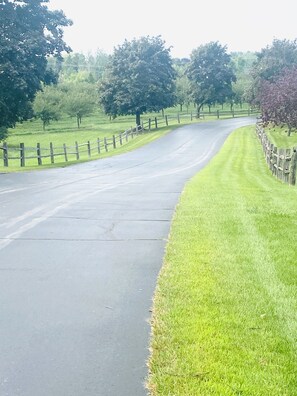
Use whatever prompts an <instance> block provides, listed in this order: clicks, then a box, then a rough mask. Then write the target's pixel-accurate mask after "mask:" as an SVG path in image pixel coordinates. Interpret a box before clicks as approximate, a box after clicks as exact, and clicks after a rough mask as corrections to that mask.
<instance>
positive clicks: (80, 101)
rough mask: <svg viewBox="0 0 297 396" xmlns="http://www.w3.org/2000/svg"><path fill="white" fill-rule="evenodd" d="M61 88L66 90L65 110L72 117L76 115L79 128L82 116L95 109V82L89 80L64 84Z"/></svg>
mask: <svg viewBox="0 0 297 396" xmlns="http://www.w3.org/2000/svg"><path fill="white" fill-rule="evenodd" d="M61 89H62V90H63V91H64V100H63V110H64V111H65V112H66V113H67V114H68V115H69V116H70V117H76V121H77V127H78V128H79V127H80V125H81V123H82V118H83V117H85V116H87V115H89V114H91V113H93V111H94V108H95V104H96V94H97V92H96V89H95V88H94V85H93V84H90V83H87V82H80V83H75V84H73V83H68V84H64V85H62V87H61Z"/></svg>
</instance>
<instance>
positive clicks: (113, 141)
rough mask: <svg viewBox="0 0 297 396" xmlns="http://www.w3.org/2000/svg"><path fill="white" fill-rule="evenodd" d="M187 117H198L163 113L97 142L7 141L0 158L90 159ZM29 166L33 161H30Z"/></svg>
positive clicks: (226, 114) (218, 114) (249, 112)
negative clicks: (32, 143)
mask: <svg viewBox="0 0 297 396" xmlns="http://www.w3.org/2000/svg"><path fill="white" fill-rule="evenodd" d="M253 114H256V110H251V109H249V110H239V111H238V110H237V111H223V110H217V111H215V112H200V114H199V117H200V118H201V119H204V118H205V117H206V116H207V117H209V116H214V117H216V118H218V119H219V118H221V117H241V116H250V115H253ZM185 118H187V119H189V120H190V121H193V120H196V119H197V114H194V113H193V112H191V113H177V114H176V115H164V116H162V117H154V118H149V119H148V120H147V121H144V122H142V124H141V125H140V126H135V127H131V128H130V129H128V130H126V131H124V132H122V133H119V134H118V135H113V136H111V137H104V138H97V140H96V141H87V142H85V143H80V144H79V143H78V142H75V143H74V145H71V146H67V145H66V144H65V143H64V144H63V145H62V146H54V144H53V143H52V142H51V143H49V147H45V146H42V147H41V144H40V143H37V144H36V146H35V147H32V146H31V147H29V146H25V144H24V143H20V145H19V147H15V146H14V147H13V146H8V144H7V143H6V142H4V143H3V144H2V146H1V145H0V157H1V154H2V158H3V165H4V167H8V166H9V165H10V162H11V161H18V164H19V166H20V167H25V166H26V165H27V160H32V159H34V160H36V162H37V165H39V166H41V165H43V164H44V160H45V159H50V163H51V164H54V163H55V159H56V158H61V157H63V159H64V161H63V162H68V161H69V157H70V156H72V157H74V158H73V159H72V160H77V161H78V160H80V159H81V157H82V156H86V155H87V156H88V157H89V158H91V157H92V156H94V155H95V154H96V155H97V156H98V155H100V154H101V153H103V152H108V151H110V150H115V149H117V148H118V147H120V146H122V145H124V144H126V143H127V142H128V141H130V140H131V139H134V137H135V136H138V135H139V134H142V133H146V132H150V131H152V130H156V129H158V128H159V127H161V126H169V123H170V122H172V121H173V122H174V123H176V122H177V123H178V124H180V123H181V120H182V119H185ZM30 165H32V163H30Z"/></svg>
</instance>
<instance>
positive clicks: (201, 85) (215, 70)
mask: <svg viewBox="0 0 297 396" xmlns="http://www.w3.org/2000/svg"><path fill="white" fill-rule="evenodd" d="M187 75H188V78H189V80H190V83H191V93H192V97H193V100H194V102H195V103H196V104H197V112H198V114H199V112H200V109H201V107H202V106H203V105H204V104H207V105H211V104H214V103H224V102H225V101H226V100H228V99H230V98H231V97H232V82H234V81H235V80H236V77H235V74H234V72H233V69H232V65H231V58H230V55H228V54H227V52H226V47H225V46H224V47H223V46H221V45H220V44H219V43H218V42H210V43H208V44H205V45H201V46H200V47H198V48H197V49H195V50H193V51H192V54H191V61H190V63H189V66H188V69H187Z"/></svg>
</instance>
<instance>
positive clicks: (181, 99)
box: [176, 75, 191, 111]
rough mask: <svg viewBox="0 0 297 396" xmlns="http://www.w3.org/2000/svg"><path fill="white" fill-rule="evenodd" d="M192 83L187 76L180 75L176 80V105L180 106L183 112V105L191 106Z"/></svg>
mask: <svg viewBox="0 0 297 396" xmlns="http://www.w3.org/2000/svg"><path fill="white" fill-rule="evenodd" d="M190 102H191V97H190V82H189V79H188V77H187V76H186V75H178V76H177V78H176V103H178V104H179V105H180V111H183V105H186V106H189V104H190Z"/></svg>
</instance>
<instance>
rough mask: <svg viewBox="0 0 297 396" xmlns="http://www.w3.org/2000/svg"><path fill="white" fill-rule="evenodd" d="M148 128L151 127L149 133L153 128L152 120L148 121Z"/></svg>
mask: <svg viewBox="0 0 297 396" xmlns="http://www.w3.org/2000/svg"><path fill="white" fill-rule="evenodd" d="M148 127H149V131H150V130H151V127H152V120H151V119H150V118H149V120H148Z"/></svg>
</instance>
